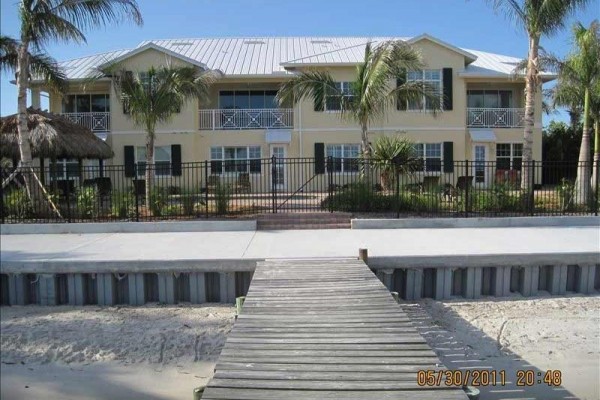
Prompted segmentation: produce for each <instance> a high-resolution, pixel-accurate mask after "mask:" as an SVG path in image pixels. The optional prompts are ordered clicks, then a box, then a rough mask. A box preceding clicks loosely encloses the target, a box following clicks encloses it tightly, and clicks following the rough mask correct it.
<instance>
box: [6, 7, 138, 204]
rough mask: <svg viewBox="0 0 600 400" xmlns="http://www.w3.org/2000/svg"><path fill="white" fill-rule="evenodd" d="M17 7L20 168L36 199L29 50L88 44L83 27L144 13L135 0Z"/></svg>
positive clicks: (32, 196)
mask: <svg viewBox="0 0 600 400" xmlns="http://www.w3.org/2000/svg"><path fill="white" fill-rule="evenodd" d="M18 7H19V19H20V22H21V37H20V41H19V42H18V43H17V92H18V95H17V96H18V97H17V102H18V114H19V117H18V120H19V125H18V133H19V151H20V153H21V163H20V164H19V168H23V169H25V170H27V172H28V173H27V174H26V176H27V179H26V180H25V181H26V182H25V183H26V187H27V193H28V195H29V197H30V198H31V199H32V201H34V202H37V201H39V192H38V191H37V190H32V186H33V182H34V179H33V178H36V180H37V177H36V176H35V173H33V170H32V169H31V162H32V158H31V147H30V145H29V131H28V128H27V89H28V88H29V82H30V80H29V71H30V63H31V61H32V59H31V54H30V50H29V49H30V48H32V49H33V50H34V52H35V53H39V52H42V51H43V49H44V47H45V46H46V45H47V44H48V43H49V42H51V41H63V42H69V41H75V42H78V43H85V42H86V39H85V35H84V34H83V30H85V29H87V28H91V27H99V26H104V25H106V24H108V23H112V22H118V21H120V20H123V19H132V20H133V21H134V22H135V23H137V24H141V23H142V16H141V14H140V11H139V9H138V7H137V3H136V1H135V0H20V1H19V4H18ZM23 71H26V73H23ZM32 175H33V176H32Z"/></svg>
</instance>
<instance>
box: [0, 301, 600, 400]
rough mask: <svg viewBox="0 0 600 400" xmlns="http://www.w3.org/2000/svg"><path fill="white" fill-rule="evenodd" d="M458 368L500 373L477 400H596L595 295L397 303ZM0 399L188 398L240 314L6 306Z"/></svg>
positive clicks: (223, 309) (599, 325)
mask: <svg viewBox="0 0 600 400" xmlns="http://www.w3.org/2000/svg"><path fill="white" fill-rule="evenodd" d="M401 307H402V308H404V309H405V310H406V311H407V312H408V313H409V314H410V315H411V316H412V317H413V319H414V323H415V325H416V326H417V329H418V330H419V332H420V333H421V334H423V336H424V337H425V338H426V339H427V340H428V342H429V343H430V345H431V346H432V347H433V348H434V350H435V351H436V353H437V354H438V355H439V357H440V358H441V360H442V362H443V363H444V364H445V365H446V366H447V367H448V368H451V369H459V368H462V369H464V368H482V369H483V368H486V369H497V370H499V369H504V370H506V371H507V376H508V378H509V382H508V384H507V386H505V387H500V386H498V387H481V388H480V389H481V391H482V396H481V398H480V399H481V400H488V399H491V400H494V399H539V400H552V399H565V398H581V399H588V400H589V399H593V400H598V399H600V392H599V390H600V389H599V384H598V380H599V378H600V297H598V296H588V297H583V296H577V295H573V296H569V297H553V298H550V297H538V298H529V299H525V298H522V297H514V298H503V299H495V298H487V299H482V300H477V301H465V300H464V299H460V300H453V301H433V300H423V301H421V302H418V303H402V304H401ZM0 315H1V320H0V329H1V342H0V359H1V361H2V364H1V365H0V373H1V379H2V384H1V385H0V398H2V399H7V400H9V399H32V398H44V399H107V400H108V399H137V398H143V399H156V400H168V399H187V398H191V393H192V389H193V388H194V387H196V386H199V385H202V384H205V383H206V382H208V380H209V379H210V377H211V376H212V373H213V368H214V364H215V361H216V359H217V357H218V354H219V352H220V349H221V347H222V346H223V344H224V342H225V338H226V335H227V333H228V332H229V331H230V329H231V326H232V323H233V320H234V308H233V307H230V306H222V305H215V304H209V305H206V306H156V305H154V306H152V305H150V306H144V307H97V306H88V307H66V306H60V307H39V306H25V307H2V308H1V309H0ZM517 369H534V370H536V371H538V370H539V371H545V370H547V369H560V370H561V371H562V378H563V379H562V386H561V387H558V388H552V387H548V386H546V385H544V384H540V385H538V384H536V385H535V386H534V387H531V388H522V387H517V386H515V379H514V378H515V375H516V370H517Z"/></svg>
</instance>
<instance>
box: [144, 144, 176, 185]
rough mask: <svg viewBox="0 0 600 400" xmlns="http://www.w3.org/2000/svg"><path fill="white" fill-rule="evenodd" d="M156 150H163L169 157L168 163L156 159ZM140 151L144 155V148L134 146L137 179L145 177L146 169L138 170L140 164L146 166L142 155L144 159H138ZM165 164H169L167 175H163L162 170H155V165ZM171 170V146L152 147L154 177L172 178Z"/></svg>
mask: <svg viewBox="0 0 600 400" xmlns="http://www.w3.org/2000/svg"><path fill="white" fill-rule="evenodd" d="M158 148H160V149H165V151H166V152H167V154H168V155H169V160H168V161H166V160H157V159H156V149H158ZM141 151H143V152H144V153H146V146H136V147H135V166H136V171H137V175H138V178H143V177H144V176H146V168H145V167H144V168H143V169H142V168H140V163H143V164H144V165H145V164H146V157H145V154H144V157H140V154H139V153H140V152H141ZM166 162H168V163H169V168H168V171H169V173H163V170H162V169H158V168H156V163H166ZM172 168H173V154H172V153H171V146H154V176H172V173H173V171H172ZM140 171H143V172H142V173H140Z"/></svg>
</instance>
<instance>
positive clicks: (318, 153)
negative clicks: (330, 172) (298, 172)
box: [315, 143, 325, 174]
mask: <svg viewBox="0 0 600 400" xmlns="http://www.w3.org/2000/svg"><path fill="white" fill-rule="evenodd" d="M324 173H325V144H323V143H315V174H324Z"/></svg>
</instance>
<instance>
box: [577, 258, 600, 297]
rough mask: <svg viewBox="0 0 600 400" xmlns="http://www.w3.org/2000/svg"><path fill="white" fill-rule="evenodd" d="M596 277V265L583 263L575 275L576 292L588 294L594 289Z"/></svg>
mask: <svg viewBox="0 0 600 400" xmlns="http://www.w3.org/2000/svg"><path fill="white" fill-rule="evenodd" d="M595 278H596V266H595V265H593V264H583V265H580V266H579V276H578V277H577V293H583V294H589V293H592V292H593V291H594V279H595Z"/></svg>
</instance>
